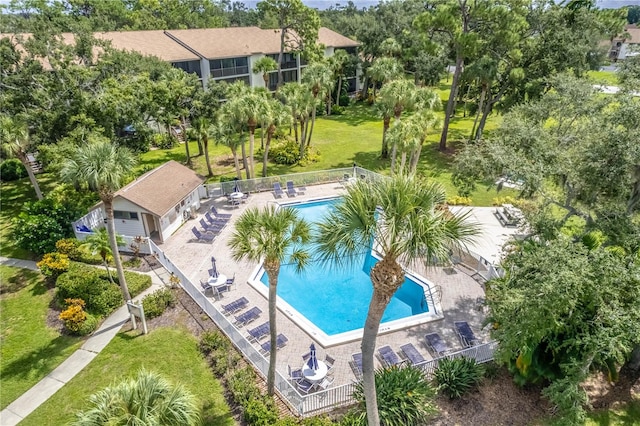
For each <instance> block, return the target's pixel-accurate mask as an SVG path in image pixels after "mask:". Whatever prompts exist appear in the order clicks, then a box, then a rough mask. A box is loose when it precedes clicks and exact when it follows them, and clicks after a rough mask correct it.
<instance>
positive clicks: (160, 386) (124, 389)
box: [73, 370, 200, 426]
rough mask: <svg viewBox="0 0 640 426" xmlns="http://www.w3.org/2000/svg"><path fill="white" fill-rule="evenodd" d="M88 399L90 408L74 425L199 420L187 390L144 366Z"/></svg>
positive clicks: (195, 423) (192, 422) (170, 422)
mask: <svg viewBox="0 0 640 426" xmlns="http://www.w3.org/2000/svg"><path fill="white" fill-rule="evenodd" d="M89 402H91V405H92V408H90V409H89V410H86V411H83V412H80V413H78V414H77V419H76V421H75V422H74V423H73V424H74V425H75V426H94V425H125V424H126V425H187V426H191V425H198V424H200V409H199V408H198V403H197V400H196V398H195V397H194V396H193V395H192V394H191V393H190V392H189V391H187V390H186V389H185V388H184V387H183V386H173V385H172V384H171V383H169V382H168V381H167V380H166V379H165V378H164V377H162V376H160V375H159V374H156V373H152V372H148V371H145V370H141V371H140V372H139V373H138V377H136V378H135V379H130V380H126V381H124V382H121V383H118V384H116V385H115V386H110V387H108V388H105V389H103V390H101V391H99V392H97V393H95V394H93V395H91V396H90V397H89Z"/></svg>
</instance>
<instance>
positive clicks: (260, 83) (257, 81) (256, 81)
mask: <svg viewBox="0 0 640 426" xmlns="http://www.w3.org/2000/svg"><path fill="white" fill-rule="evenodd" d="M265 56H266V55H263V54H256V55H251V56H249V72H250V73H251V74H250V75H249V81H250V82H251V87H265V86H264V79H263V78H262V74H261V73H258V74H254V73H253V72H252V71H251V70H252V69H253V66H254V65H255V63H256V62H257V61H258V59H261V58H264V57H265Z"/></svg>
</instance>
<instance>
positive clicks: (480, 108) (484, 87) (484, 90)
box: [469, 84, 487, 139]
mask: <svg viewBox="0 0 640 426" xmlns="http://www.w3.org/2000/svg"><path fill="white" fill-rule="evenodd" d="M486 94H487V85H486V84H483V85H482V92H480V101H479V102H478V110H477V111H476V118H475V119H474V120H473V127H472V128H471V134H470V135H469V139H473V138H474V136H475V134H476V125H477V124H478V118H479V117H480V113H481V112H482V111H483V108H484V97H485V96H486Z"/></svg>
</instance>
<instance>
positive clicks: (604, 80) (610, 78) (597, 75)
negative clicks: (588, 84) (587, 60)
mask: <svg viewBox="0 0 640 426" xmlns="http://www.w3.org/2000/svg"><path fill="white" fill-rule="evenodd" d="M587 78H588V79H589V80H591V81H593V82H594V83H597V84H604V85H606V86H617V85H618V83H619V82H618V75H617V74H616V73H615V72H613V71H589V72H587Z"/></svg>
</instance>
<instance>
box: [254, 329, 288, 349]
mask: <svg viewBox="0 0 640 426" xmlns="http://www.w3.org/2000/svg"><path fill="white" fill-rule="evenodd" d="M288 341H289V339H287V336H285V335H284V334H278V336H277V337H276V350H278V349H281V348H282V347H284V346H285V345H286V344H287V342H288ZM260 347H261V348H262V350H263V351H264V352H267V353H268V352H271V342H264V343H263V344H262V345H260Z"/></svg>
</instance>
